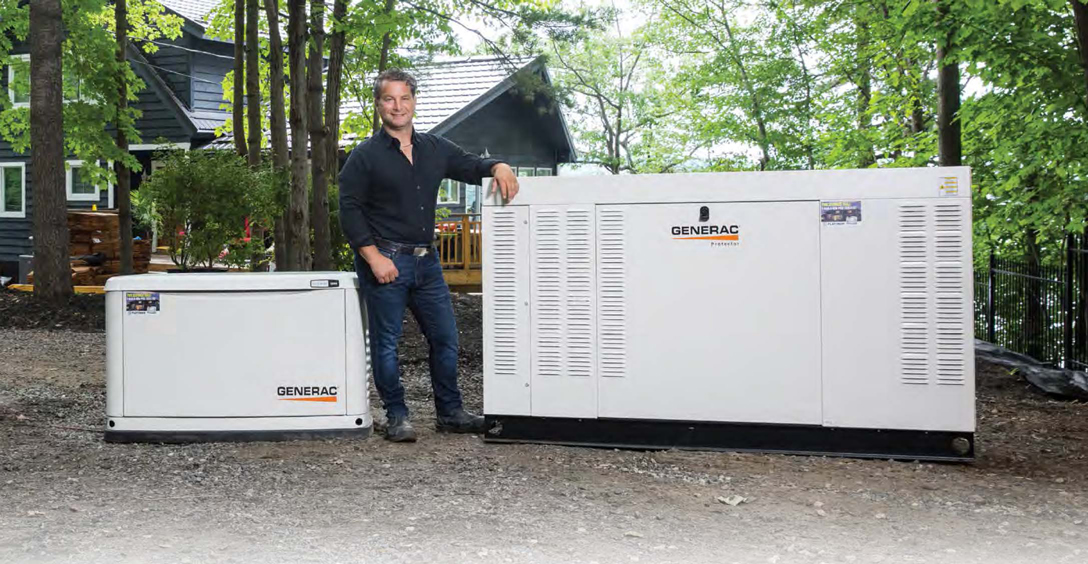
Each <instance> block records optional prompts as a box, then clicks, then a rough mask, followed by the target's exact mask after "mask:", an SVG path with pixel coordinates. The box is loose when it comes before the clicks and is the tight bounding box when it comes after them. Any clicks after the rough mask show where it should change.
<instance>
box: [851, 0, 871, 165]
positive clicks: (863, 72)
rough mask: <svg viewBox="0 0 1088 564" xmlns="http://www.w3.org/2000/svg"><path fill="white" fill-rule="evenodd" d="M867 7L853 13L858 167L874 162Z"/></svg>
mask: <svg viewBox="0 0 1088 564" xmlns="http://www.w3.org/2000/svg"><path fill="white" fill-rule="evenodd" d="M867 9H868V7H866V6H862V5H861V4H858V5H857V7H856V8H855V10H857V12H856V13H855V15H854V24H855V25H856V26H857V34H858V37H857V41H858V44H857V51H856V53H855V56H856V57H857V61H858V100H857V104H858V105H857V116H858V132H859V133H860V138H861V148H860V149H861V154H859V155H858V168H869V167H871V166H873V165H874V164H876V153H875V152H874V150H873V144H872V141H871V140H870V139H869V129H871V128H872V125H873V116H872V114H871V113H870V112H869V106H870V105H872V103H873V66H872V63H871V62H870V58H869V45H870V42H871V33H870V31H869V22H867V21H865V16H863V15H862V11H863V10H867Z"/></svg>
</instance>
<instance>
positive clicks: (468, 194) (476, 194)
mask: <svg viewBox="0 0 1088 564" xmlns="http://www.w3.org/2000/svg"><path fill="white" fill-rule="evenodd" d="M479 201H480V187H479V186H466V187H465V211H469V212H474V211H476V203H477V202H479Z"/></svg>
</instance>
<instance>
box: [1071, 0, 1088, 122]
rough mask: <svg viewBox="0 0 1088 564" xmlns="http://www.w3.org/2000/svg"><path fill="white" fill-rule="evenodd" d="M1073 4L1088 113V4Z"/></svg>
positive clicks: (1073, 1)
mask: <svg viewBox="0 0 1088 564" xmlns="http://www.w3.org/2000/svg"><path fill="white" fill-rule="evenodd" d="M1069 2H1070V3H1071V4H1072V5H1073V22H1074V23H1075V24H1076V26H1077V48H1078V50H1079V52H1080V66H1081V68H1082V69H1083V70H1084V88H1085V92H1084V111H1085V113H1086V114H1088V4H1085V3H1084V0H1069Z"/></svg>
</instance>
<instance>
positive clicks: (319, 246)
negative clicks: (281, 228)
mask: <svg viewBox="0 0 1088 564" xmlns="http://www.w3.org/2000/svg"><path fill="white" fill-rule="evenodd" d="M310 34H311V36H312V40H311V41H310V58H309V61H308V64H309V69H308V70H307V74H308V76H307V81H308V83H309V85H308V90H307V92H306V96H307V98H306V102H307V104H309V107H310V116H309V125H310V160H311V161H312V162H313V190H314V193H313V197H312V199H311V209H310V217H311V218H312V219H311V223H312V224H313V228H314V270H332V242H331V234H330V232H329V183H328V176H327V174H328V165H327V163H326V161H327V160H328V158H329V155H328V151H327V150H326V148H325V140H326V131H325V120H324V119H322V116H321V114H322V111H323V110H324V107H323V103H322V102H323V101H322V97H321V95H322V92H321V89H322V87H323V84H322V78H323V76H322V71H323V67H324V66H325V60H324V55H325V0H312V1H311V2H310Z"/></svg>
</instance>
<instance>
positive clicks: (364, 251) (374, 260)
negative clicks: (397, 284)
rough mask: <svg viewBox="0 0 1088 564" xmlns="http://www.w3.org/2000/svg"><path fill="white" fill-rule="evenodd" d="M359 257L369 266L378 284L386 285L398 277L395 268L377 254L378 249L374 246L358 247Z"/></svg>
mask: <svg viewBox="0 0 1088 564" xmlns="http://www.w3.org/2000/svg"><path fill="white" fill-rule="evenodd" d="M359 255H361V256H362V257H363V260H365V261H366V263H367V264H368V265H370V271H371V272H373V273H374V278H377V279H378V284H388V283H390V282H392V281H394V280H396V279H397V276H400V272H398V271H397V266H396V265H395V264H393V261H391V260H389V259H388V258H387V257H386V256H385V255H383V254H381V253H380V252H378V247H376V246H374V245H369V246H366V247H359Z"/></svg>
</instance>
